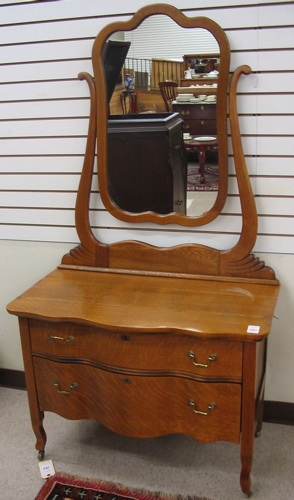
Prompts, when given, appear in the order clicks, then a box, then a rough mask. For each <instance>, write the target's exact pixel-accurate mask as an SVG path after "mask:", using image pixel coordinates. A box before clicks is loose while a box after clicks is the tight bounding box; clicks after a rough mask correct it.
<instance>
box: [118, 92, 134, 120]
mask: <svg viewBox="0 0 294 500" xmlns="http://www.w3.org/2000/svg"><path fill="white" fill-rule="evenodd" d="M120 102H121V107H122V112H123V114H124V115H127V114H131V113H137V95H136V93H135V92H134V91H133V90H123V91H122V93H121V95H120Z"/></svg>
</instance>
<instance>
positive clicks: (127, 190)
mask: <svg viewBox="0 0 294 500" xmlns="http://www.w3.org/2000/svg"><path fill="white" fill-rule="evenodd" d="M156 33H158V34H159V35H160V34H161V33H164V34H165V36H164V37H161V38H160V43H159V40H158V37H157V36H156V35H155V34H156ZM175 40H176V43H175ZM105 47H106V48H105V55H104V61H105V62H104V70H105V76H106V82H107V94H108V97H109V96H112V94H113V91H114V83H115V81H114V76H115V75H116V81H117V82H124V84H125V89H124V90H121V88H119V90H118V91H119V92H120V93H121V96H120V97H121V104H123V105H122V106H121V109H119V107H118V109H117V108H116V109H115V111H116V112H119V113H121V114H124V115H126V114H128V115H129V120H128V121H130V120H134V121H135V122H136V123H138V120H136V118H135V117H131V116H130V115H131V114H134V113H135V112H137V113H139V114H140V115H141V117H140V119H141V118H142V113H147V112H149V113H151V112H154V113H156V114H157V116H158V113H161V112H164V111H167V112H176V113H179V116H180V118H181V119H182V121H181V122H179V126H178V127H177V128H178V132H177V134H178V137H177V138H176V137H174V135H175V133H176V132H175V131H173V132H170V134H169V136H170V141H172V142H173V141H176V142H177V145H178V147H179V148H180V147H181V148H182V149H184V152H185V157H184V155H183V153H181V154H180V155H177V156H178V158H176V155H173V153H172V152H171V151H168V150H165V151H163V154H164V155H165V156H169V155H170V156H173V158H172V159H171V160H170V162H169V164H168V165H166V166H165V163H166V162H165V158H163V159H160V156H161V155H160V150H161V149H162V142H165V136H166V134H168V125H165V126H164V130H163V131H162V133H163V138H162V139H161V140H160V141H159V143H158V149H157V151H158V153H157V158H156V161H153V162H152V166H150V164H149V165H148V164H147V163H146V161H144V159H141V160H140V165H138V159H139V154H138V151H139V150H140V149H141V148H143V149H145V152H146V153H147V151H148V140H149V144H150V152H151V151H152V150H153V149H154V148H155V147H156V142H155V141H156V139H155V138H154V137H153V138H150V136H151V135H154V134H155V130H154V129H151V127H150V128H149V131H147V130H145V133H144V137H143V141H144V143H145V144H143V143H141V141H140V139H139V137H138V126H136V125H135V124H134V126H133V129H131V127H130V123H128V125H127V126H129V130H128V132H126V129H124V130H122V128H121V127H122V123H121V120H120V118H119V116H112V117H111V119H110V122H109V136H108V141H109V152H108V183H109V192H110V195H111V197H112V199H113V201H114V202H115V203H116V204H117V205H118V206H119V207H120V208H121V209H123V210H125V211H127V212H134V213H137V212H146V211H153V212H157V213H159V214H167V213H170V212H178V213H181V214H183V215H188V216H199V215H201V214H203V212H206V211H208V210H210V209H211V207H212V206H213V205H214V202H215V199H216V191H217V190H218V159H217V127H216V88H217V75H218V71H217V68H218V67H219V46H218V43H217V41H216V40H215V38H214V36H213V35H212V34H211V33H210V32H209V31H207V30H205V29H202V28H195V29H191V30H187V29H184V28H182V27H181V26H179V25H177V24H176V23H175V22H174V21H173V20H172V19H170V18H168V17H167V16H161V15H160V16H152V17H149V18H147V19H145V20H144V21H143V22H142V24H141V25H140V26H139V27H138V28H136V29H135V30H132V31H127V32H117V33H114V34H113V35H112V36H111V38H110V40H109V41H107V43H106V46H105ZM196 52H197V53H196ZM209 53H211V54H212V55H211V56H209V55H208V54H209ZM187 54H188V55H187ZM114 62H115V63H114ZM170 81H172V82H175V83H176V86H175V87H173V88H172V94H170V95H171V98H170V102H168V98H167V97H166V94H165V88H166V85H164V84H165V83H167V84H169V82H170ZM159 90H160V95H159ZM183 91H184V92H185V93H182V92H183ZM186 92H187V93H186ZM161 97H162V99H161ZM165 108H166V109H165ZM112 115H113V113H112ZM154 118H155V117H154ZM147 119H148V118H147ZM117 121H118V124H117V123H115V122H117ZM151 121H152V117H151V118H149V122H151ZM153 121H154V120H153ZM123 123H124V125H125V120H124V122H123ZM156 126H157V132H158V134H160V131H159V129H158V127H159V123H158V122H157V123H156ZM182 134H183V138H184V144H181V143H182V141H181V135H182ZM158 138H159V135H158ZM195 138H198V139H199V140H198V141H196V140H195ZM203 138H204V139H205V140H203ZM122 155H123V157H124V158H125V161H126V165H127V166H125V167H124V174H123V175H121V174H122V169H121V163H122ZM146 159H147V162H149V161H150V155H148V157H147V158H146ZM159 160H160V161H159ZM175 190H176V191H177V193H176V194H175V193H174V191H175ZM184 191H185V192H184Z"/></svg>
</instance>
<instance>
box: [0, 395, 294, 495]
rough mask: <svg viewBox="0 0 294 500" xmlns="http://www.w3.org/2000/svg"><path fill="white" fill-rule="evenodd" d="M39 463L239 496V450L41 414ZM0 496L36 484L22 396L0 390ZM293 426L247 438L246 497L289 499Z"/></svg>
mask: <svg viewBox="0 0 294 500" xmlns="http://www.w3.org/2000/svg"><path fill="white" fill-rule="evenodd" d="M44 427H45V430H46V433H47V438H48V441H47V446H46V455H45V459H47V460H49V459H51V460H53V464H54V467H55V470H56V471H58V472H61V471H62V472H66V473H68V474H76V475H79V476H83V477H88V478H90V479H97V480H98V479H101V480H105V481H112V482H116V483H122V484H125V485H128V486H132V487H135V488H138V487H139V488H146V489H151V490H155V491H156V490H160V491H162V492H163V491H165V492H168V493H170V494H176V493H181V494H183V495H199V496H200V495H203V496H207V497H208V498H210V499H211V500H239V499H240V500H241V499H244V498H246V497H245V496H244V495H243V494H242V492H241V490H240V488H239V472H240V464H239V446H238V445H235V444H230V443H225V442H218V443H212V444H203V443H199V442H197V441H195V440H193V439H191V438H189V437H186V436H178V435H176V436H175V435H174V436H165V437H160V438H156V439H132V438H126V437H122V436H118V435H116V434H114V433H112V432H110V431H109V430H107V429H105V428H103V427H102V426H100V425H99V424H97V423H95V422H92V421H67V420H65V419H63V418H61V417H58V416H57V415H54V414H50V413H46V416H45V420H44ZM0 443H1V446H0V492H2V495H3V491H5V492H9V493H6V494H5V496H1V494H0V497H1V498H7V499H8V498H9V499H20V500H33V499H34V498H35V496H36V494H37V493H38V491H39V490H40V488H41V487H42V484H43V481H44V480H43V479H41V477H40V472H39V466H38V460H37V452H36V450H35V448H34V445H35V437H34V434H33V432H32V430H31V425H30V418H29V413H28V404H27V395H26V391H22V390H18V389H7V388H3V387H0ZM293 444H294V427H292V426H286V425H278V424H268V423H265V424H264V425H263V430H262V434H261V437H260V438H257V439H256V441H255V458H254V466H253V473H252V489H253V498H254V499H256V500H280V499H286V500H288V499H292V498H294V475H293V471H294V447H293Z"/></svg>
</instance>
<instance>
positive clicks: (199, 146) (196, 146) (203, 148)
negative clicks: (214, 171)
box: [184, 136, 218, 184]
mask: <svg viewBox="0 0 294 500" xmlns="http://www.w3.org/2000/svg"><path fill="white" fill-rule="evenodd" d="M196 137H197V136H191V139H188V140H185V141H184V142H185V147H186V151H187V153H193V152H194V151H197V153H198V158H199V173H200V184H205V164H206V154H207V151H217V147H218V143H217V138H216V137H215V140H206V141H205V140H203V139H202V140H199V141H197V140H196V139H195V138H196ZM203 137H204V136H203Z"/></svg>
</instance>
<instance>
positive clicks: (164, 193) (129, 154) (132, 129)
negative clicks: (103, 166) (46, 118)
mask: <svg viewBox="0 0 294 500" xmlns="http://www.w3.org/2000/svg"><path fill="white" fill-rule="evenodd" d="M108 126H109V132H108V189H109V191H110V193H111V197H112V199H113V200H114V201H115V203H116V204H117V206H118V207H120V208H121V209H123V210H126V211H128V212H133V213H138V212H144V211H153V212H156V213H158V214H168V213H170V212H176V213H180V214H185V213H186V194H187V192H186V189H187V162H186V160H185V157H186V155H185V146H184V142H183V120H182V119H181V118H180V117H179V115H178V114H177V113H151V114H137V115H124V116H123V115H121V116H115V115H113V116H110V117H109V120H108ZM154 151H157V154H156V157H155V158H154V161H152V162H150V157H152V155H153V152H154Z"/></svg>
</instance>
